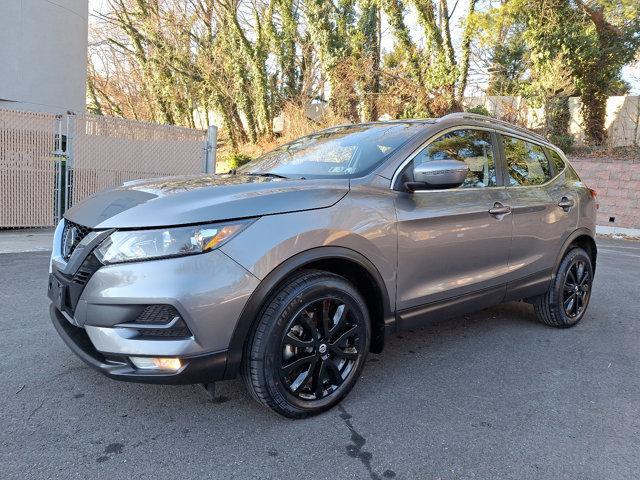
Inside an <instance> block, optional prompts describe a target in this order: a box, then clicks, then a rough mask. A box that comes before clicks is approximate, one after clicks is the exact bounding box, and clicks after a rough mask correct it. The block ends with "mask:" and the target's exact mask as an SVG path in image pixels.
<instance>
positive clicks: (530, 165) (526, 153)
mask: <svg viewBox="0 0 640 480" xmlns="http://www.w3.org/2000/svg"><path fill="white" fill-rule="evenodd" d="M502 141H503V145H504V154H505V162H506V167H507V186H511V187H517V186H533V185H542V184H543V183H545V182H547V181H549V180H550V179H551V177H552V173H551V166H550V165H549V160H548V159H547V157H546V155H545V154H544V150H543V149H542V147H541V146H539V145H536V144H534V143H530V142H527V141H525V140H521V139H519V138H515V137H509V136H506V135H502Z"/></svg>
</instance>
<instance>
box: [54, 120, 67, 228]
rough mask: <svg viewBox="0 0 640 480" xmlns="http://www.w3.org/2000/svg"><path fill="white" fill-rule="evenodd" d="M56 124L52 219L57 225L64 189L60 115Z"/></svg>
mask: <svg viewBox="0 0 640 480" xmlns="http://www.w3.org/2000/svg"><path fill="white" fill-rule="evenodd" d="M56 123H57V124H58V133H57V135H56V136H55V145H54V147H55V150H54V152H53V157H54V159H55V160H54V161H55V172H56V173H55V175H56V189H55V194H54V205H53V217H54V221H55V222H56V223H57V222H58V221H60V219H61V218H62V214H63V213H64V211H63V208H64V207H63V204H62V197H63V195H62V190H63V189H64V179H63V178H62V161H63V158H64V151H63V149H62V115H56Z"/></svg>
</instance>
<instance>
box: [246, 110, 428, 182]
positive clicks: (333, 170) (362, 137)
mask: <svg viewBox="0 0 640 480" xmlns="http://www.w3.org/2000/svg"><path fill="white" fill-rule="evenodd" d="M423 127H424V125H423V124H420V123H409V122H405V123H387V124H384V123H383V124H381V123H378V124H368V125H366V124H365V125H347V126H342V127H335V128H331V129H328V130H322V131H321V132H318V133H314V134H312V135H308V136H306V137H302V138H299V139H297V140H294V141H293V142H290V143H287V144H286V145H282V146H281V147H278V148H276V149H275V150H272V151H271V152H268V153H265V154H264V155H262V156H260V157H258V158H256V159H255V160H253V161H251V162H249V163H247V164H246V165H244V166H242V167H241V168H239V169H238V173H244V174H253V175H259V174H270V175H273V176H276V175H277V176H283V177H304V178H318V177H337V178H346V177H358V176H362V175H364V174H366V173H368V172H370V171H371V170H373V169H374V168H375V167H376V166H378V165H380V164H381V163H382V162H383V161H384V160H385V159H386V158H387V157H388V156H389V155H390V154H391V153H392V152H394V151H395V150H396V149H397V148H398V147H400V146H401V145H402V144H404V143H405V142H406V141H407V140H409V139H410V138H411V137H412V136H413V135H415V134H416V133H418V132H419V131H420V130H421V129H422V128H423Z"/></svg>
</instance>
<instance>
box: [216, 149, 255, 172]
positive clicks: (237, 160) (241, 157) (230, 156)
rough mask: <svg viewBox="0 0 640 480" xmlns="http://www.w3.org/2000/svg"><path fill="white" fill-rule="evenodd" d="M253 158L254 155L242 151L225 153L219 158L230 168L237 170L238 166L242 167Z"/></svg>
mask: <svg viewBox="0 0 640 480" xmlns="http://www.w3.org/2000/svg"><path fill="white" fill-rule="evenodd" d="M251 160H253V157H251V156H250V155H247V154H246V153H240V152H229V153H227V154H225V155H222V158H220V159H219V160H218V162H220V163H221V164H223V165H225V166H226V168H227V169H228V170H235V169H236V168H240V167H241V166H242V165H244V164H245V163H248V162H250V161H251Z"/></svg>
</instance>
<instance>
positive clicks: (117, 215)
mask: <svg viewBox="0 0 640 480" xmlns="http://www.w3.org/2000/svg"><path fill="white" fill-rule="evenodd" d="M348 191H349V180H348V179H320V180H318V179H313V180H299V179H281V178H272V177H259V176H248V175H191V176H181V177H167V178H154V179H148V180H137V181H133V182H127V183H125V184H123V185H122V186H120V187H116V188H112V189H109V190H105V191H102V192H99V193H96V194H94V195H92V196H91V197H89V198H87V199H86V200H84V201H83V202H81V203H79V204H78V205H76V206H74V207H73V208H71V209H69V210H68V211H67V212H66V213H65V215H64V216H65V218H67V219H68V220H70V221H72V222H75V223H78V224H80V225H84V226H87V227H90V228H140V227H161V226H169V225H181V224H190V223H202V222H214V221H220V220H227V219H233V218H246V217H257V216H261V215H272V214H276V213H288V212H296V211H303V210H312V209H317V208H326V207H330V206H331V205H334V204H335V203H337V202H338V201H339V200H340V199H341V198H342V197H344V196H345V195H346V194H347V192H348Z"/></svg>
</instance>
